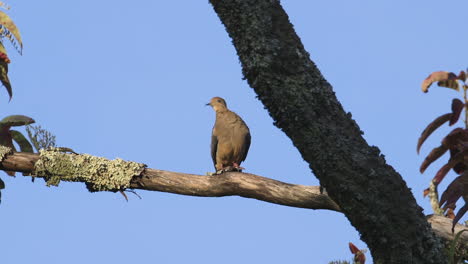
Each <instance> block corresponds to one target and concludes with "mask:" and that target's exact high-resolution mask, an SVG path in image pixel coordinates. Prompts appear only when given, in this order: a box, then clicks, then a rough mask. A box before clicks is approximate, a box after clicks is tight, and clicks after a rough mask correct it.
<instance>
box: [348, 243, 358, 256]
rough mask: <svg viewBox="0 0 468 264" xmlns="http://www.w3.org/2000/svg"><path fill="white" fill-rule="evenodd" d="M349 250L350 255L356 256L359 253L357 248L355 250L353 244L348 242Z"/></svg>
mask: <svg viewBox="0 0 468 264" xmlns="http://www.w3.org/2000/svg"><path fill="white" fill-rule="evenodd" d="M349 250H351V253H353V254H356V253H358V252H359V248H357V247H356V246H355V245H354V244H353V243H351V242H349Z"/></svg>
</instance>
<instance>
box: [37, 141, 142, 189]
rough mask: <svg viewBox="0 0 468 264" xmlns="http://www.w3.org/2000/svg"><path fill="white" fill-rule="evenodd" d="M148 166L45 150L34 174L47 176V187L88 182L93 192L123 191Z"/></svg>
mask: <svg viewBox="0 0 468 264" xmlns="http://www.w3.org/2000/svg"><path fill="white" fill-rule="evenodd" d="M145 168H146V165H145V164H143V163H137V162H133V161H124V160H122V159H119V158H117V159H115V160H108V159H105V158H100V157H94V156H91V155H88V154H80V155H77V154H68V153H63V152H60V151H56V150H41V151H40V155H39V160H38V161H37V162H36V163H35V165H34V174H36V176H38V177H44V178H45V179H46V183H47V186H50V185H54V186H58V185H59V183H60V181H62V180H63V181H72V182H84V183H86V187H87V188H88V190H89V191H90V192H97V191H119V190H124V189H126V188H128V187H129V186H130V180H131V179H132V178H133V176H138V175H140V174H141V173H142V172H143V170H144V169H145Z"/></svg>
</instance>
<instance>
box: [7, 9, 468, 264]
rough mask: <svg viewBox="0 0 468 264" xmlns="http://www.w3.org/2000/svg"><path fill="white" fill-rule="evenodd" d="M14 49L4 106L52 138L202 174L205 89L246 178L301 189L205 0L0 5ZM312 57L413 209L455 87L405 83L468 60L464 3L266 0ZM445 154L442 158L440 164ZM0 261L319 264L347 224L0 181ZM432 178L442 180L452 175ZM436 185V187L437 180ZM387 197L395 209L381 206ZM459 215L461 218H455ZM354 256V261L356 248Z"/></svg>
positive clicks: (304, 173)
mask: <svg viewBox="0 0 468 264" xmlns="http://www.w3.org/2000/svg"><path fill="white" fill-rule="evenodd" d="M8 4H10V5H11V6H12V10H10V11H9V12H8V14H10V15H11V17H12V18H13V19H14V21H15V22H16V24H17V26H18V27H19V28H20V31H21V34H22V37H23V41H24V52H23V56H19V55H18V54H17V53H16V52H15V51H14V49H13V48H12V46H11V45H9V44H6V46H7V49H8V50H9V56H10V58H11V60H12V63H11V64H10V80H11V82H12V85H13V94H14V95H13V99H12V101H11V102H10V103H8V97H7V93H6V91H4V90H2V89H3V88H1V89H0V104H1V105H2V109H3V110H2V116H7V115H11V114H24V115H28V116H31V117H33V118H34V119H35V120H36V121H37V123H38V124H40V125H42V126H43V127H44V128H46V129H48V130H49V131H51V132H52V133H54V134H55V135H56V136H57V143H58V145H59V146H66V147H70V148H73V149H74V150H75V151H76V152H79V153H89V154H92V155H96V156H103V157H106V158H111V159H113V158H116V157H120V158H123V159H126V160H133V161H138V162H143V163H146V164H147V165H148V166H149V167H150V168H157V169H163V170H171V171H178V172H187V173H194V174H205V173H206V172H208V171H212V170H213V167H212V161H211V157H210V153H209V144H210V135H211V128H212V125H213V122H214V112H213V110H212V109H211V108H209V107H206V106H205V104H206V103H207V102H208V101H209V99H210V98H211V97H213V96H221V97H224V98H225V99H226V101H227V103H228V106H229V107H230V108H231V109H232V110H233V111H235V112H237V113H238V114H239V115H240V116H242V118H243V119H244V120H245V121H246V123H247V124H248V125H249V127H250V130H251V134H252V145H251V148H250V152H249V155H248V158H247V160H246V162H245V163H243V166H244V167H245V168H246V169H247V170H246V171H247V172H250V173H254V174H258V175H262V176H265V177H270V178H273V179H277V180H281V181H285V182H289V183H297V184H307V185H317V184H318V181H317V179H316V178H315V177H314V176H313V174H312V173H311V172H310V170H309V168H308V165H307V164H306V163H305V162H304V161H303V160H302V158H301V156H300V155H299V153H298V151H297V150H296V149H295V148H294V147H293V145H292V144H291V141H290V139H289V138H287V137H286V136H285V135H284V134H283V133H282V132H281V131H280V130H279V129H278V128H276V127H275V126H273V124H272V119H271V118H270V117H269V115H268V113H267V111H266V110H265V109H263V106H262V104H261V103H260V102H259V101H258V100H257V99H256V98H255V93H254V92H253V90H252V89H251V88H249V86H248V85H247V83H246V81H243V80H242V75H241V67H240V64H239V60H238V58H237V55H236V52H235V50H234V47H233V46H232V44H231V40H230V39H229V38H228V35H227V33H226V31H225V30H224V27H223V26H222V24H221V22H220V20H219V19H218V17H217V16H216V14H215V12H214V11H213V9H212V7H211V5H210V4H208V1H146V0H143V1H133V2H132V1H121V0H113V1H109V0H101V1H58V0H46V1H9V2H8ZM282 4H283V6H284V8H285V9H286V11H287V12H288V14H289V16H290V20H291V22H292V23H293V24H294V26H295V29H296V31H297V33H298V35H299V36H300V37H301V39H302V41H303V43H304V45H305V47H306V49H307V50H308V51H309V52H310V55H311V58H312V60H313V61H314V62H315V63H316V64H317V65H318V67H319V68H320V70H321V72H322V73H323V75H324V76H325V78H326V79H327V80H328V81H329V82H330V83H331V84H332V85H333V87H334V90H335V92H336V94H337V96H338V98H339V99H340V100H341V102H342V104H343V105H344V107H345V109H346V111H350V112H351V113H352V114H353V117H354V118H355V119H356V121H357V122H358V124H359V125H360V127H361V129H362V130H363V131H364V132H365V135H364V136H365V138H366V140H367V141H368V142H369V144H371V145H376V146H378V147H379V148H380V149H381V151H382V152H383V154H385V156H386V159H387V162H389V164H391V165H392V166H393V167H394V168H395V169H396V170H397V171H399V172H400V173H401V174H402V175H403V177H404V179H405V180H406V182H407V183H408V185H409V187H410V188H411V189H412V190H413V193H414V194H415V197H416V199H417V200H418V202H419V204H420V205H421V206H422V207H423V208H424V209H425V213H426V214H429V213H431V210H430V207H429V202H428V200H427V199H423V198H422V191H423V189H424V188H426V186H427V184H428V182H429V181H430V179H431V178H432V176H433V175H434V173H435V171H436V168H438V167H440V166H441V165H442V164H443V161H441V162H438V163H436V164H435V165H433V166H431V167H430V169H428V171H427V172H426V173H425V174H424V175H421V174H420V173H419V172H418V168H419V165H420V163H421V162H422V160H423V155H424V154H427V153H429V151H430V149H431V148H432V147H435V146H436V145H438V144H439V142H440V140H441V137H442V136H443V135H444V133H447V132H448V131H449V129H448V128H444V130H442V131H439V132H438V133H436V134H434V135H433V136H432V137H431V138H430V139H429V141H428V142H427V143H426V144H425V145H424V146H423V148H422V154H423V155H421V156H418V155H417V154H416V141H417V139H418V137H419V134H420V133H421V131H422V130H423V128H424V127H425V125H426V124H427V123H428V122H429V121H431V120H433V119H434V118H435V117H437V116H439V115H441V114H443V113H445V112H448V111H449V110H450V100H451V98H453V97H455V96H457V94H456V93H455V92H453V91H451V90H448V89H444V88H436V87H433V88H431V90H430V92H429V94H423V93H422V92H421V90H420V84H421V81H422V80H423V79H424V78H425V77H426V76H427V75H428V74H429V73H430V72H433V71H437V70H449V71H455V72H458V71H459V70H461V69H465V68H466V67H467V66H468V60H467V54H468V53H467V52H466V46H467V43H468V35H467V34H466V29H465V26H466V10H468V2H466V1H445V2H443V3H442V2H440V1H431V0H430V1H401V0H397V1H385V2H384V3H382V1H370V0H364V1H358V2H356V1H352V2H351V1H292V0H288V1H282ZM445 159H446V157H445ZM1 177H2V179H4V180H5V182H6V184H7V187H6V189H5V190H3V191H2V203H1V205H0V212H1V215H2V217H1V221H0V223H1V225H2V239H1V240H0V248H1V249H2V250H1V252H2V253H1V259H2V261H1V262H2V263H6V264H15V263H48V264H55V263H57V264H58V263H60V264H62V263H69V264H75V263H76V264H83V263H114V264H119V263H140V264H145V263H168V264H170V263H203V264H211V263H213V264H215V263H216V264H218V263H226V264H229V263H235V264H238V263H308V264H310V263H328V262H327V261H331V260H336V259H344V260H349V259H350V258H351V254H350V253H349V249H348V242H353V243H354V244H356V245H357V246H358V247H360V248H365V247H366V245H365V243H363V242H362V241H360V240H359V234H358V232H357V231H356V230H355V229H354V228H353V227H352V226H351V225H350V224H349V222H348V220H347V219H346V218H345V217H344V216H343V215H341V214H339V213H335V212H329V211H317V210H305V209H298V208H289V207H284V206H279V205H274V204H269V203H264V202H260V201H256V200H251V199H245V198H239V197H227V198H199V197H189V196H180V195H173V194H168V193H158V192H145V191H140V192H138V193H139V194H140V195H141V196H142V197H143V199H142V200H139V199H138V198H137V197H135V196H134V195H132V194H129V198H130V201H129V202H126V201H125V200H124V199H123V197H122V196H121V195H120V194H115V193H88V191H87V190H86V188H85V186H84V184H77V183H62V184H61V185H60V187H59V188H56V187H51V188H48V187H46V186H45V184H44V183H43V181H42V180H37V181H36V182H35V183H31V179H30V178H29V177H23V176H21V175H18V176H17V177H16V178H11V177H8V176H6V175H3V176H1ZM453 177H454V176H453V174H450V175H449V176H448V179H446V180H445V181H444V183H448V180H451V179H453ZM445 186H446V184H444V185H443V187H442V189H444V188H445ZM395 206H399V205H398V204H395ZM466 219H467V217H466V216H465V217H464V218H463V220H466ZM367 257H368V258H370V256H369V254H367Z"/></svg>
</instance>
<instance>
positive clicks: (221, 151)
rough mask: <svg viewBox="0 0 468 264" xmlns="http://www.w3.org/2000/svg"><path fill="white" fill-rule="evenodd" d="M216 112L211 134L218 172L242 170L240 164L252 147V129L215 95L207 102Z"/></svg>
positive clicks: (212, 156) (212, 152)
mask: <svg viewBox="0 0 468 264" xmlns="http://www.w3.org/2000/svg"><path fill="white" fill-rule="evenodd" d="M206 105H211V107H213V109H214V110H215V112H216V121H215V124H214V126H213V133H212V135H211V158H212V159H213V164H214V166H215V169H216V173H223V172H225V171H242V169H243V168H242V167H240V164H241V162H242V161H244V160H245V158H246V157H247V152H248V151H249V147H250V131H249V128H248V127H247V125H246V124H245V122H244V120H242V118H240V116H238V115H237V114H236V113H234V112H232V111H230V110H229V109H228V108H227V105H226V101H224V99H223V98H221V97H213V98H212V99H211V101H210V102H209V103H208V104H206Z"/></svg>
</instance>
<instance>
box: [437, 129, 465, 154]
mask: <svg viewBox="0 0 468 264" xmlns="http://www.w3.org/2000/svg"><path fill="white" fill-rule="evenodd" d="M467 142H468V129H463V128H460V127H458V128H455V129H454V130H452V131H451V132H450V133H449V134H448V135H447V136H445V138H444V139H442V145H444V146H446V147H447V148H449V149H451V148H455V147H457V146H461V145H464V143H467Z"/></svg>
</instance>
